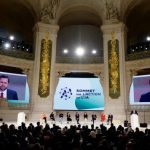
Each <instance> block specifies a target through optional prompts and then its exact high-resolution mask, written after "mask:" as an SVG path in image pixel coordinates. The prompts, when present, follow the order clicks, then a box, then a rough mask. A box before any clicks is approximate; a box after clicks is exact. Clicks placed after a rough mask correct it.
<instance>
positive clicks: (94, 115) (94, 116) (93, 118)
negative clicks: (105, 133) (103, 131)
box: [92, 114, 97, 125]
mask: <svg viewBox="0 0 150 150" xmlns="http://www.w3.org/2000/svg"><path fill="white" fill-rule="evenodd" d="M96 118H97V116H96V114H92V122H93V125H94V121H95V120H96Z"/></svg>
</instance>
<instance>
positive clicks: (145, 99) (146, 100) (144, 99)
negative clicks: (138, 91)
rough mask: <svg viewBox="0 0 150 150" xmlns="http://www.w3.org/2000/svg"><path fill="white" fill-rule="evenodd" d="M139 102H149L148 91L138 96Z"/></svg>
mask: <svg viewBox="0 0 150 150" xmlns="http://www.w3.org/2000/svg"><path fill="white" fill-rule="evenodd" d="M140 102H150V92H148V93H146V94H142V95H141V98H140Z"/></svg>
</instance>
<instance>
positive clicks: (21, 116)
mask: <svg viewBox="0 0 150 150" xmlns="http://www.w3.org/2000/svg"><path fill="white" fill-rule="evenodd" d="M25 116H26V115H25V113H24V112H19V113H18V117H17V125H18V126H21V123H22V122H24V123H25Z"/></svg>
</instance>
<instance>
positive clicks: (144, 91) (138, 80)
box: [129, 75, 150, 105]
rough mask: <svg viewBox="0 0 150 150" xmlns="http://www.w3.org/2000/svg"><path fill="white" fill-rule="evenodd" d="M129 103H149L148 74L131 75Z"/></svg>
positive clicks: (149, 81)
mask: <svg viewBox="0 0 150 150" xmlns="http://www.w3.org/2000/svg"><path fill="white" fill-rule="evenodd" d="M129 104H131V105H150V75H141V76H133V78H132V83H131V87H130V93H129Z"/></svg>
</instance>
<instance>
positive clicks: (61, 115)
mask: <svg viewBox="0 0 150 150" xmlns="http://www.w3.org/2000/svg"><path fill="white" fill-rule="evenodd" d="M63 117H64V115H63V114H62V113H60V114H59V121H60V123H61V124H62V121H63Z"/></svg>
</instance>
